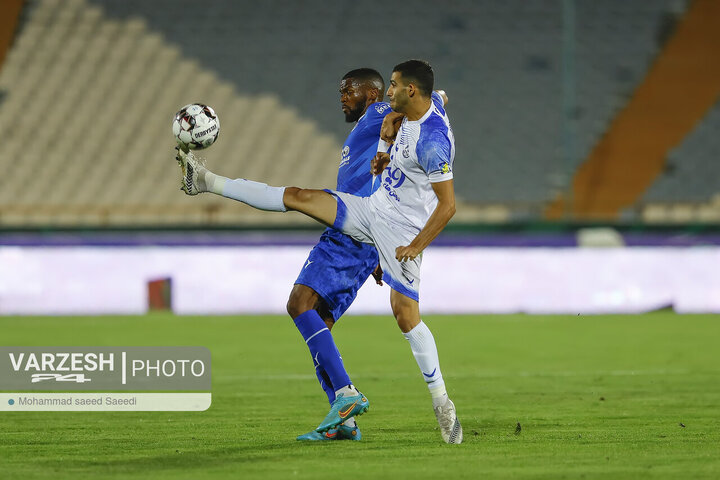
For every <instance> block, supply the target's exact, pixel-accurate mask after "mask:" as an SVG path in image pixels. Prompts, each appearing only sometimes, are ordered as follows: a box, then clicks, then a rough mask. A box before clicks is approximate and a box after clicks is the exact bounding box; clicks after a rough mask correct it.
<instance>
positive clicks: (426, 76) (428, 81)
mask: <svg viewBox="0 0 720 480" xmlns="http://www.w3.org/2000/svg"><path fill="white" fill-rule="evenodd" d="M393 72H398V73H399V74H400V75H402V78H403V81H404V83H414V84H415V86H416V87H417V88H418V90H420V93H422V94H423V95H424V96H426V97H429V96H430V95H432V91H433V86H434V83H435V74H434V73H433V69H432V67H431V66H430V64H429V63H428V62H426V61H425V60H408V61H406V62H402V63H398V64H397V65H395V67H394V68H393Z"/></svg>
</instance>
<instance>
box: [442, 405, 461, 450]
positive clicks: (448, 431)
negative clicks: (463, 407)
mask: <svg viewBox="0 0 720 480" xmlns="http://www.w3.org/2000/svg"><path fill="white" fill-rule="evenodd" d="M435 417H437V421H438V424H439V425H440V434H441V435H442V439H443V440H444V441H445V443H462V441H463V431H462V426H460V420H458V418H457V413H456V412H455V404H454V403H453V402H452V400H450V399H449V398H448V400H447V402H445V405H442V406H440V407H435Z"/></svg>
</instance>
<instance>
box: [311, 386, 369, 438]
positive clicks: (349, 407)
mask: <svg viewBox="0 0 720 480" xmlns="http://www.w3.org/2000/svg"><path fill="white" fill-rule="evenodd" d="M358 393H360V392H358ZM368 408H370V402H369V401H368V399H367V398H365V395H363V394H362V393H360V394H359V395H353V396H350V397H346V396H345V394H343V393H340V394H338V396H337V398H336V399H335V401H334V402H333V403H332V406H331V407H330V412H329V413H328V414H327V416H326V417H325V420H323V421H322V423H321V424H320V425H319V426H318V427H317V428H316V429H315V431H316V432H319V433H323V432H327V431H328V430H330V429H331V428H334V427H337V426H338V425H340V424H341V423H343V422H344V421H345V420H347V419H348V418H350V417H357V416H360V415H362V414H363V413H365V412H367V411H368Z"/></svg>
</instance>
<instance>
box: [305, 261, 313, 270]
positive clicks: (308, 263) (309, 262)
mask: <svg viewBox="0 0 720 480" xmlns="http://www.w3.org/2000/svg"><path fill="white" fill-rule="evenodd" d="M311 263H313V260H309V259H308V261H307V262H305V266H304V267H303V270H305V269H306V268H307V267H309V266H310V264H311Z"/></svg>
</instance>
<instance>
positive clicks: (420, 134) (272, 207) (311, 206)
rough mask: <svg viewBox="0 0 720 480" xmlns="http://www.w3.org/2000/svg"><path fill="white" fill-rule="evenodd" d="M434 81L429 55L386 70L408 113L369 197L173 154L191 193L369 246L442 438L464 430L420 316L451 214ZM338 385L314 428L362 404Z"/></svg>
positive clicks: (396, 105)
mask: <svg viewBox="0 0 720 480" xmlns="http://www.w3.org/2000/svg"><path fill="white" fill-rule="evenodd" d="M433 83H434V74H433V71H432V67H430V65H429V64H428V63H427V62H424V61H421V60H408V61H406V62H403V63H400V64H398V65H396V66H395V68H394V69H393V72H392V77H391V82H390V87H389V88H388V91H387V96H388V98H389V100H390V106H391V107H392V109H393V110H394V111H396V112H399V113H402V114H404V115H405V118H404V119H403V121H402V125H401V127H400V130H399V131H398V135H397V139H396V141H395V144H394V145H393V146H392V150H391V152H390V154H389V155H388V154H387V153H384V152H380V153H378V155H377V157H376V159H375V160H374V161H373V169H374V173H376V174H379V173H380V172H382V177H381V181H382V185H381V187H380V188H379V189H378V190H377V191H376V192H375V193H373V195H372V196H370V197H364V198H363V197H358V196H354V195H350V194H347V193H343V192H335V191H331V190H311V189H302V188H298V187H271V186H268V185H265V184H262V183H258V182H253V181H250V180H243V179H240V180H234V181H230V180H229V179H227V178H225V177H220V176H218V175H216V174H214V173H212V172H210V171H209V170H207V169H206V168H205V167H203V166H202V165H200V164H199V163H198V162H197V161H196V160H195V159H194V158H193V156H192V154H190V153H184V152H179V153H178V157H177V159H178V161H179V163H180V165H181V167H182V171H183V185H182V189H183V191H185V193H187V194H189V195H196V194H197V193H200V192H203V191H210V192H213V193H217V194H220V195H223V196H225V197H227V198H232V199H234V200H238V201H241V202H244V203H246V204H248V205H250V206H252V207H255V208H258V209H261V210H269V211H280V212H284V211H287V210H296V211H299V212H302V213H304V214H306V215H308V216H310V217H312V218H314V219H316V220H318V221H320V222H322V223H324V224H325V225H328V226H331V227H333V228H335V229H337V230H340V231H342V232H343V233H346V234H347V235H350V236H351V237H353V238H355V239H356V240H358V241H361V242H365V243H371V244H373V245H375V247H376V248H377V250H378V253H379V254H380V265H381V267H382V270H383V280H385V281H386V283H388V284H389V285H390V287H391V288H392V290H391V292H390V305H391V308H392V311H393V314H394V315H395V318H396V320H397V323H398V326H399V327H400V330H401V331H402V332H403V334H404V335H405V338H406V339H407V340H408V341H409V342H410V347H411V350H412V352H413V355H414V356H415V360H416V361H417V364H418V366H419V367H420V370H421V372H422V375H423V378H424V379H425V382H426V383H427V385H428V387H429V389H430V393H431V397H432V401H433V409H434V411H435V415H436V417H437V420H438V423H439V424H440V431H441V435H442V437H443V440H444V441H445V442H447V443H461V442H462V437H463V434H462V427H461V426H460V422H459V421H458V419H457V415H456V412H455V405H454V404H453V402H452V401H451V400H450V399H449V398H448V395H447V391H446V389H445V383H444V380H443V377H442V373H441V371H440V362H439V359H438V353H437V347H436V345H435V339H434V338H433V335H432V333H431V332H430V330H429V329H428V327H427V325H425V323H424V322H422V320H421V319H420V310H419V304H418V300H419V294H418V292H419V283H420V264H421V260H422V252H423V250H424V249H425V248H426V247H427V246H428V245H430V243H431V242H432V241H433V240H434V239H435V237H436V236H437V235H438V234H439V233H440V232H441V231H442V229H443V228H444V227H445V225H447V223H448V221H449V220H450V218H452V216H453V215H454V213H455V193H454V187H453V180H452V166H453V160H454V154H455V147H454V138H453V135H452V130H451V128H450V123H449V121H448V119H447V115H446V113H445V110H444V109H443V107H442V101H440V102H439V103H438V102H437V101H434V99H433V96H432V92H433ZM382 147H383V146H380V147H379V148H380V150H382ZM345 388H346V390H345V391H344V392H345V393H344V394H342V395H339V396H338V398H337V399H336V400H335V401H334V402H333V403H332V406H331V409H330V412H329V413H328V415H327V417H326V418H325V420H324V421H323V422H322V423H321V424H320V425H319V426H318V428H317V431H319V432H322V431H327V430H328V429H330V428H333V427H335V426H337V425H339V424H341V423H342V422H343V421H344V419H346V418H349V417H350V416H357V415H360V414H362V413H364V412H365V411H367V408H368V405H369V403H368V401H367V399H366V398H365V397H364V396H363V395H362V394H360V393H359V392H357V390H356V389H355V387H354V386H353V385H348V386H347V387H345Z"/></svg>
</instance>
